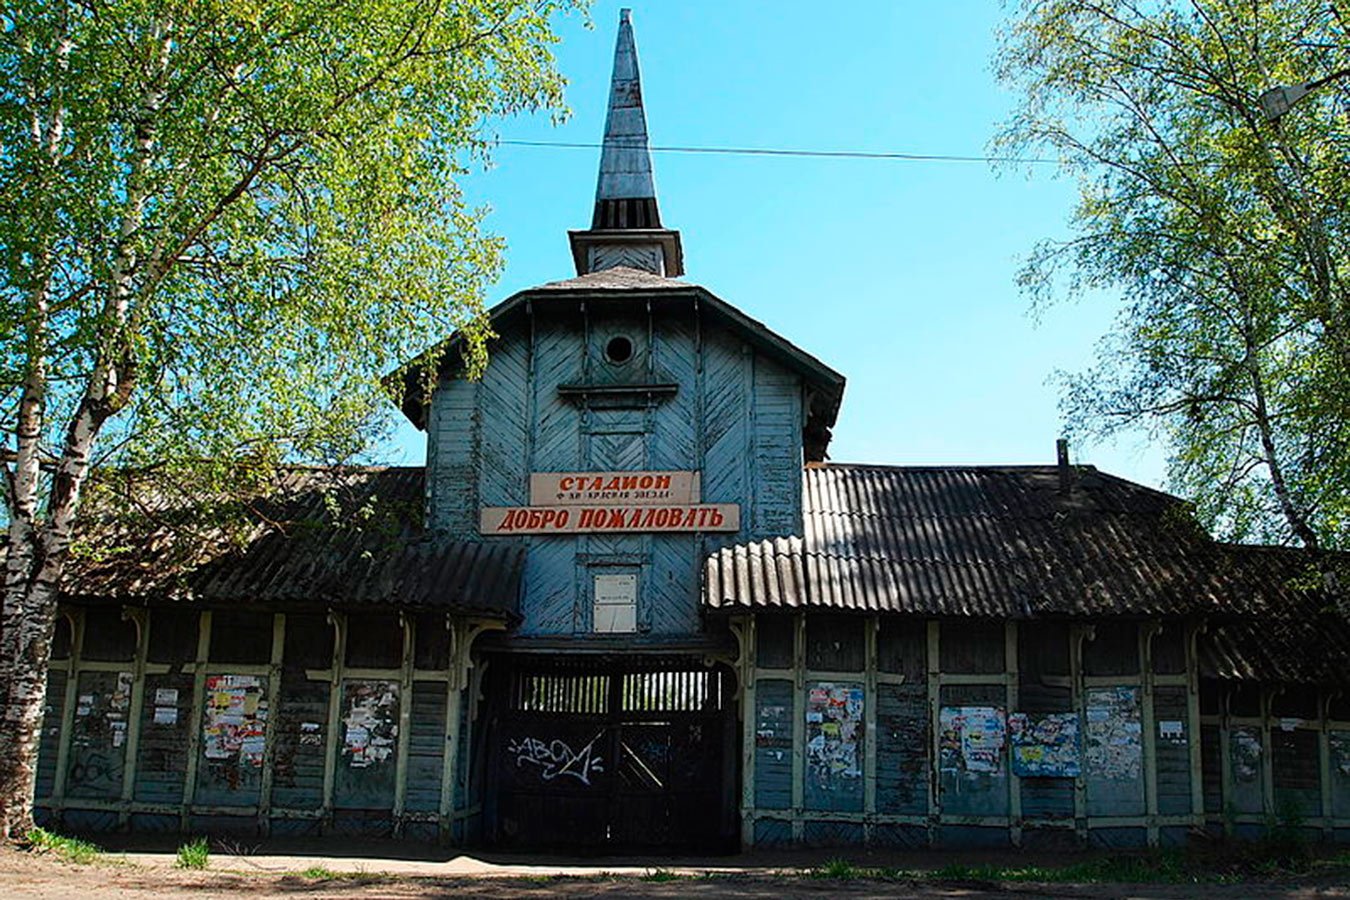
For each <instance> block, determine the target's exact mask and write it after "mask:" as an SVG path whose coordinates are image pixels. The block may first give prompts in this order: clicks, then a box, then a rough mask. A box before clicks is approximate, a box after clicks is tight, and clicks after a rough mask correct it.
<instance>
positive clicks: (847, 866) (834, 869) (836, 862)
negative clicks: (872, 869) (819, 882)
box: [811, 857, 866, 881]
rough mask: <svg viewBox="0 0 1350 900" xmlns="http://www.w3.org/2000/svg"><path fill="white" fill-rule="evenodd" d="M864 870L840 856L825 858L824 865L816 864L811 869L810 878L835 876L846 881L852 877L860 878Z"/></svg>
mask: <svg viewBox="0 0 1350 900" xmlns="http://www.w3.org/2000/svg"><path fill="white" fill-rule="evenodd" d="M864 874H866V873H865V870H863V869H859V868H858V867H857V866H855V865H854V864H853V863H851V862H849V861H848V860H846V859H843V858H841V857H835V858H834V859H831V860H827V861H826V863H825V865H823V866H817V867H815V868H814V869H812V870H811V877H812V878H835V879H839V880H841V881H848V880H852V879H854V878H861V877H862V876H863V875H864Z"/></svg>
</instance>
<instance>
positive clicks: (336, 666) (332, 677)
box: [321, 611, 347, 834]
mask: <svg viewBox="0 0 1350 900" xmlns="http://www.w3.org/2000/svg"><path fill="white" fill-rule="evenodd" d="M328 622H329V624H330V625H332V626H333V632H334V634H333V662H332V665H331V666H329V669H328V671H329V680H328V685H329V687H328V725H327V731H326V734H325V738H326V740H325V742H324V751H323V806H322V817H323V818H322V823H321V830H322V832H323V833H325V834H326V833H327V832H329V831H330V830H332V827H333V786H334V784H335V782H336V781H337V755H338V729H339V728H341V727H342V726H341V723H342V670H343V668H344V667H345V666H346V663H347V615H346V614H345V613H340V612H335V611H329V613H328Z"/></svg>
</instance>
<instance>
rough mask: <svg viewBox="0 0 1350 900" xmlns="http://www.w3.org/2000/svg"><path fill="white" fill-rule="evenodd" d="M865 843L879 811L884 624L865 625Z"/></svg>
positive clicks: (869, 622)
mask: <svg viewBox="0 0 1350 900" xmlns="http://www.w3.org/2000/svg"><path fill="white" fill-rule="evenodd" d="M863 627H864V629H865V631H864V633H863V641H864V644H863V654H864V655H863V843H864V844H868V845H870V844H871V843H872V817H873V816H874V815H876V811H877V632H878V630H879V629H880V627H881V622H880V620H879V619H878V618H877V617H876V616H868V618H867V621H866V622H864V623H863Z"/></svg>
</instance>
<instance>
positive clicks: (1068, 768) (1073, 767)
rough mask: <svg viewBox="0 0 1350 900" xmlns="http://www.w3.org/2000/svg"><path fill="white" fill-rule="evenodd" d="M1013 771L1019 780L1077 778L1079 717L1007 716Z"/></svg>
mask: <svg viewBox="0 0 1350 900" xmlns="http://www.w3.org/2000/svg"><path fill="white" fill-rule="evenodd" d="M1008 740H1009V743H1010V744H1011V745H1012V770H1013V774H1014V775H1018V776H1020V777H1022V778H1077V777H1078V774H1079V772H1080V771H1081V769H1082V764H1081V757H1082V749H1081V747H1080V745H1079V741H1078V713H1072V712H1068V713H1040V714H1036V715H1029V714H1027V713H1013V714H1012V715H1010V716H1008Z"/></svg>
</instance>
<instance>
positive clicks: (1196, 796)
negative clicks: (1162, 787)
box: [1186, 625, 1205, 828]
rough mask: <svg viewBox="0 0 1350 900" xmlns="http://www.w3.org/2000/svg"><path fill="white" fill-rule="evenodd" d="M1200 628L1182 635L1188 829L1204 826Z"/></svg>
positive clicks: (1196, 626)
mask: <svg viewBox="0 0 1350 900" xmlns="http://www.w3.org/2000/svg"><path fill="white" fill-rule="evenodd" d="M1203 630H1204V626H1203V625H1193V626H1191V628H1190V629H1189V632H1188V633H1187V635H1186V687H1187V690H1186V718H1187V720H1188V721H1187V723H1186V735H1187V740H1188V744H1187V749H1188V750H1189V751H1190V769H1191V826H1192V827H1194V828H1202V827H1204V824H1205V774H1204V758H1203V757H1202V756H1201V752H1200V751H1201V745H1200V731H1201V726H1200V663H1199V657H1198V655H1197V647H1196V643H1197V641H1198V640H1199V636H1200V632H1201V631H1203Z"/></svg>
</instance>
